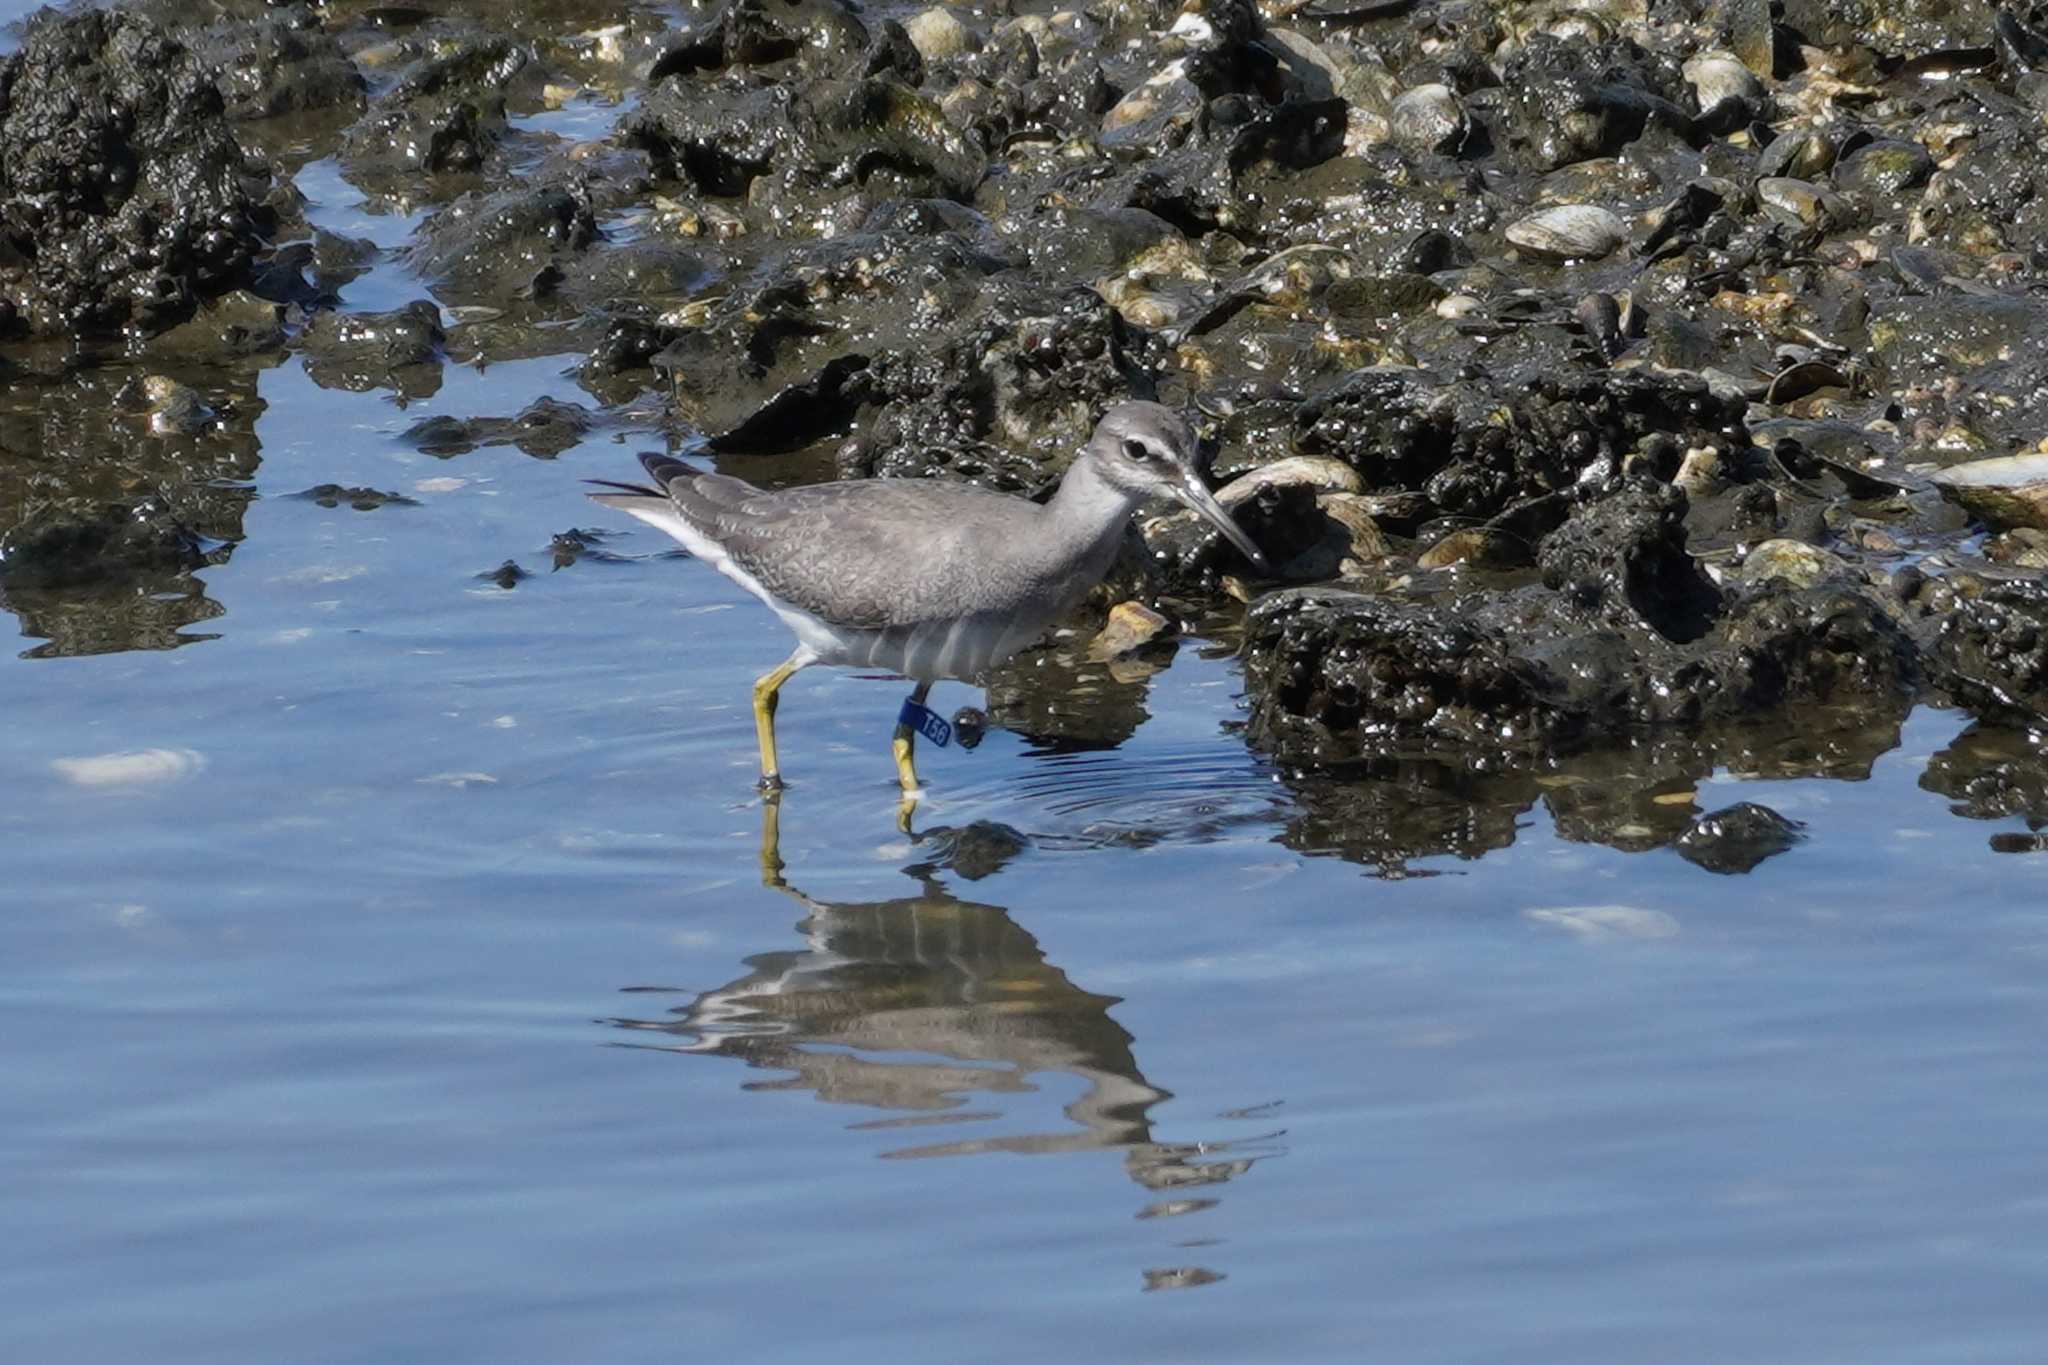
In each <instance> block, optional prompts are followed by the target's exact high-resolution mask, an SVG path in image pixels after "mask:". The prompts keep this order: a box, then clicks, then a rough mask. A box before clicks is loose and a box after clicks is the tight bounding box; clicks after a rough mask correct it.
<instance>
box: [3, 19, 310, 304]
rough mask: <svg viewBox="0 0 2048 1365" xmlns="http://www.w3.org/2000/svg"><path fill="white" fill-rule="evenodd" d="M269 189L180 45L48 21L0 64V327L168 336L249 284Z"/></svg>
mask: <svg viewBox="0 0 2048 1365" xmlns="http://www.w3.org/2000/svg"><path fill="white" fill-rule="evenodd" d="M270 189H271V175H270V170H269V168H268V166H267V165H266V164H265V163H264V162H263V161H262V160H261V159H259V158H256V157H253V156H251V155H250V154H249V153H248V152H246V151H245V150H244V149H243V148H242V146H241V145H240V144H239V143H238V142H237V141H236V140H235V135H234V132H233V131H232V128H231V126H230V124H229V122H228V119H227V112H226V108H225V104H224V102H223V100H222V97H221V92H220V89H219V87H218V86H217V85H216V84H215V83H214V70H213V68H212V67H210V66H208V65H207V64H206V63H204V62H202V61H201V60H200V59H198V58H197V57H196V56H194V55H193V53H192V52H191V51H190V49H188V48H187V47H186V46H185V44H184V43H183V42H182V41H180V40H179V39H178V38H177V37H175V36H173V35H172V34H170V33H168V32H166V31H165V30H164V29H162V28H160V27H158V26H157V25H156V24H154V23H152V22H150V21H149V20H147V19H143V18H141V17H139V16H135V15H129V14H121V13H102V12H98V11H87V12H84V13H80V14H76V15H71V16H59V15H58V14H57V12H56V11H55V10H45V11H43V12H42V15H41V16H40V17H39V18H38V19H37V20H35V21H33V22H32V23H31V24H30V25H29V27H28V35H27V39H26V41H25V42H24V43H23V45H22V47H21V50H20V51H18V52H16V53H14V54H12V55H11V56H8V57H6V58H4V59H0V222H4V223H5V224H6V227H7V235H8V237H9V238H11V239H13V241H12V242H10V243H9V244H8V245H7V246H6V247H5V248H4V249H0V323H5V322H7V321H9V320H10V319H11V320H12V322H13V323H14V324H15V325H16V326H20V327H23V328H25V329H26V330H27V331H29V332H30V333H33V334H38V335H70V334H73V333H78V332H86V333H93V332H100V333H105V332H113V331H120V330H124V329H132V330H133V331H135V332H138V333H140V334H144V335H147V334H150V333H154V332H158V331H162V330H163V329H164V328H166V327H169V326H171V325H173V324H175V323H177V322H180V321H182V320H184V319H185V318H187V317H189V316H191V315H192V313H193V312H194V311H195V310H196V309H197V308H198V307H199V305H200V304H201V303H203V302H204V301H205V300H207V299H209V298H212V297H214V296H216V295H219V294H222V293H225V292H227V291H229V290H231V289H235V288H238V287H241V286H243V285H244V284H246V283H247V281H248V280H249V278H250V275H251V272H252V270H253V269H254V267H255V264H256V262H257V259H258V258H259V256H260V255H261V253H262V252H263V251H264V249H265V246H266V241H267V239H268V237H269V236H270V234H271V232H272V231H273V230H274V228H275V226H276V214H275V212H274V210H273V209H272V207H271V205H270V203H269V194H270ZM17 244H18V245H17ZM24 248H25V251H24Z"/></svg>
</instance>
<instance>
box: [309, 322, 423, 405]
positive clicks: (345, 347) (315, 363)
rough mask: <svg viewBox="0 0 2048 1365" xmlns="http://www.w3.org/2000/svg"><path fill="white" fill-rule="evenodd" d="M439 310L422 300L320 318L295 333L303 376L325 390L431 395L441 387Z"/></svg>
mask: <svg viewBox="0 0 2048 1365" xmlns="http://www.w3.org/2000/svg"><path fill="white" fill-rule="evenodd" d="M446 339H447V338H446V336H445V335H444V334H443V332H442V331H441V310H440V309H438V308H436V307H435V306H434V305H433V304H431V303H428V302H426V301H424V300H420V301H416V302H413V303H409V304H407V305H406V306H405V307H403V308H399V309H395V310H393V311H392V312H389V313H332V312H328V313H319V314H316V315H315V316H314V318H313V321H312V322H311V323H310V324H309V325H308V326H307V328H306V330H305V331H303V332H301V333H300V334H299V337H298V340H297V342H296V346H297V349H298V350H299V351H300V352H301V353H302V354H304V356H305V357H306V373H307V374H308V375H309V376H311V377H312V379H313V382H314V383H316V384H319V385H321V386H322V387H324V388H334V389H347V390H350V391H352V392H357V393H361V392H366V391H368V390H370V389H376V388H395V389H397V390H398V391H399V392H401V393H405V394H407V395H425V394H431V393H433V392H435V391H436V390H438V389H439V388H440V386H441V377H440V366H441V346H442V343H443V342H444V341H446Z"/></svg>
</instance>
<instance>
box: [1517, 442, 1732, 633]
mask: <svg viewBox="0 0 2048 1365" xmlns="http://www.w3.org/2000/svg"><path fill="white" fill-rule="evenodd" d="M1685 513H1686V498H1685V494H1684V493H1682V492H1680V491H1679V490H1678V489H1677V488H1674V487H1673V486H1672V485H1670V484H1668V483H1659V482H1657V481H1655V480H1653V479H1648V478H1643V477H1640V476H1638V477H1636V478H1631V479H1625V480H1622V481H1620V482H1619V484H1618V486H1617V487H1615V488H1614V489H1613V490H1612V491H1609V492H1607V493H1606V494H1605V496H1596V497H1594V498H1592V500H1591V501H1588V502H1586V503H1585V504H1584V505H1582V506H1581V507H1580V508H1579V510H1578V511H1576V512H1574V513H1573V514H1572V516H1571V518H1570V519H1569V520H1568V521H1566V522H1565V524H1564V525H1563V526H1561V527H1559V528H1558V529H1557V530H1555V531H1553V532H1551V533H1550V535H1548V536H1546V537H1545V538H1544V540H1543V543H1542V544H1541V545H1540V546H1539V547H1538V548H1537V552H1536V562H1537V565H1538V566H1539V567H1540V568H1541V569H1542V570H1543V582H1544V586H1546V587H1548V588H1550V589H1552V590H1553V591H1555V592H1559V593H1562V594H1563V595H1564V596H1565V598H1566V599H1567V600H1568V601H1570V602H1571V604H1572V605H1573V606H1574V607H1575V608H1577V609H1578V610H1579V611H1581V612H1583V613H1585V614H1586V615H1587V616H1588V617H1589V618H1591V619H1594V620H1608V621H1617V620H1618V621H1619V622H1621V623H1622V624H1625V625H1627V624H1638V623H1639V624H1641V625H1646V626H1648V627H1649V628H1650V629H1651V630H1654V631H1656V632H1657V633H1658V634H1659V635H1661V636H1663V637H1664V638H1665V639H1667V640H1674V641H1678V642H1681V643H1683V642H1685V641H1688V640H1697V639H1699V638H1700V636H1702V635H1704V634H1706V633H1707V630H1708V628H1709V627H1710V626H1712V624H1713V622H1714V620H1715V618H1716V617H1717V616H1719V615H1720V611H1721V590H1720V589H1719V588H1717V587H1715V586H1714V582H1713V580H1712V579H1710V578H1708V577H1707V575H1706V573H1705V572H1704V571H1703V570H1702V569H1701V568H1700V566H1699V562H1698V561H1697V560H1695V559H1694V558H1693V557H1692V556H1691V555H1690V554H1688V553H1686V548H1685Z"/></svg>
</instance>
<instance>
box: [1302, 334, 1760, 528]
mask: <svg viewBox="0 0 2048 1365" xmlns="http://www.w3.org/2000/svg"><path fill="white" fill-rule="evenodd" d="M1742 408H1743V405H1742V403H1741V402H1740V400H1723V399H1719V398H1716V397H1714V396H1713V395H1712V394H1711V393H1710V392H1709V391H1708V390H1707V387H1706V385H1705V384H1704V383H1703V382H1700V381H1697V380H1692V379H1689V378H1687V377H1684V376H1651V375H1645V374H1634V373H1612V372H1590V371H1589V372H1581V373H1574V372H1571V371H1563V372H1559V373H1556V374H1554V375H1552V376H1545V377H1542V378H1538V379H1536V380H1534V381H1533V382H1531V383H1527V384H1512V383H1507V382H1503V381H1502V380H1501V379H1500V378H1498V377H1497V376H1495V375H1492V374H1486V373H1479V374H1465V375H1460V376H1459V377H1457V378H1456V379H1448V378H1440V377H1438V376H1436V375H1434V374H1432V373H1430V372H1428V371H1424V370H1416V369H1413V368H1406V367H1402V368H1391V367H1390V368H1386V369H1366V370H1360V371H1358V372H1356V373H1354V374H1352V375H1351V376H1350V377H1348V378H1346V379H1344V380H1342V381H1340V382H1339V383H1337V384H1336V385H1334V386H1332V387H1331V388H1329V389H1326V390H1325V391H1324V392H1322V393H1320V394H1318V395H1316V396H1315V397H1314V398H1311V399H1310V400H1309V401H1307V402H1305V403H1303V404H1302V405H1301V408H1300V410H1299V411H1298V413H1297V414H1296V416H1295V419H1294V440H1295V444H1296V446H1297V447H1298V448H1299V449H1300V450H1302V451H1304V452H1306V453H1309V454H1319V455H1330V456H1334V457H1335V458H1337V459H1340V460H1343V461H1344V462H1345V463H1347V464H1350V465H1351V466H1352V467H1353V468H1355V469H1357V470H1358V472H1359V473H1360V474H1361V475H1362V476H1363V477H1364V479H1365V483H1366V487H1367V488H1369V489H1371V490H1373V491H1374V492H1375V493H1383V492H1386V491H1389V490H1392V489H1412V490H1415V491H1419V492H1423V493H1426V494H1427V495H1428V497H1429V500H1430V502H1431V504H1432V505H1433V507H1434V508H1435V511H1436V513H1437V514H1439V515H1452V516H1459V517H1468V518H1482V519H1483V518H1486V517H1490V516H1492V515H1494V514H1496V513H1498V512H1501V511H1503V510H1505V509H1506V508H1508V507H1510V506H1513V505H1515V504H1517V503H1521V502H1526V501H1528V500H1529V499H1532V498H1537V497H1541V496H1543V495H1546V494H1550V493H1557V492H1562V491H1564V490H1566V489H1570V488H1573V487H1576V486H1577V485H1578V484H1580V482H1581V481H1582V480H1584V479H1585V478H1587V477H1588V475H1589V474H1590V475H1593V476H1596V477H1597V476H1598V475H1599V474H1600V473H1601V472H1602V471H1618V470H1619V469H1620V466H1621V462H1622V459H1623V457H1624V456H1626V455H1628V454H1630V453H1631V452H1634V451H1635V450H1637V449H1638V448H1639V447H1641V446H1642V445H1644V444H1645V443H1646V442H1647V441H1648V440H1649V439H1650V438H1652V437H1655V436H1658V435H1664V436H1668V437H1669V438H1670V440H1671V443H1672V444H1674V445H1676V446H1677V447H1678V448H1680V449H1683V448H1684V447H1687V446H1693V445H1701V444H1708V443H1717V444H1720V445H1722V446H1724V447H1738V448H1739V447H1744V446H1747V445H1748V440H1747V436H1746V435H1743V434H1741V433H1742V431H1743V429H1742V426H1741V420H1742ZM1738 436H1739V437H1740V439H1737V438H1738Z"/></svg>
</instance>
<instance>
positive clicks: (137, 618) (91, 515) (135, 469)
mask: <svg viewBox="0 0 2048 1365" xmlns="http://www.w3.org/2000/svg"><path fill="white" fill-rule="evenodd" d="M210 377H211V378H212V379H213V380H214V381H215V382H212V383H209V384H208V385H206V386H205V387H204V389H203V391H202V390H194V389H187V388H185V387H184V386H182V385H177V384H173V383H170V382H169V381H167V380H165V379H163V378H161V377H157V376H151V377H149V378H148V379H147V380H146V381H145V380H144V379H143V378H142V377H141V376H138V375H136V374H135V373H134V372H133V371H124V370H116V369H93V370H83V371H80V372H78V373H75V374H69V375H64V376H62V377H58V378H48V377H42V376H34V375H30V376H21V377H17V378H16V380H15V381H14V382H12V383H10V384H9V385H7V386H6V388H5V390H4V391H0V605H4V606H5V607H6V608H7V609H8V610H10V611H12V612H14V613H15V614H16V615H17V616H19V617H20V618H21V623H22V633H23V634H24V635H27V636H30V637H32V638H35V637H40V638H43V639H46V640H48V641H49V643H48V644H46V645H43V646H40V647H38V648H36V649H34V650H32V651H30V657H49V656H55V655H74V654H101V653H110V652H113V651H117V650H125V649H169V648H172V647H174V646H176V645H180V644H185V643H189V642H191V641H193V640H199V639H208V638H211V637H210V636H205V635H191V634H184V633H182V632H183V630H184V628H186V627H189V626H191V625H194V624H196V623H198V622H201V621H208V620H212V619H213V618H214V617H217V616H219V615H220V614H221V613H222V610H223V609H222V607H221V606H220V605H219V604H218V603H216V602H213V601H211V600H210V599H208V598H207V597H206V595H205V590H204V585H203V584H202V583H201V582H200V581H199V579H198V578H196V577H194V571H195V570H198V569H202V568H204V567H205V566H206V565H209V564H218V563H220V562H222V561H223V560H225V559H226V558H227V556H228V554H229V553H230V552H231V550H232V549H233V546H234V544H235V543H236V542H238V541H239V540H240V539H241V538H242V517H243V513H244V511H245V510H246V508H247V506H248V503H249V500H250V498H251V496H252V492H251V490H250V489H249V488H248V487H247V486H246V485H247V483H248V481H249V480H250V479H251V478H253V477H254V475H255V472H256V466H257V463H258V453H257V444H256V435H255V420H256V415H257V413H258V411H260V409H261V407H262V403H261V401H260V400H259V399H258V398H257V397H256V390H255V374H254V372H253V371H252V370H245V371H237V372H234V373H232V374H229V375H227V376H226V377H225V378H226V381H227V382H226V383H225V385H224V384H223V382H221V381H222V378H223V377H222V375H221V373H220V372H219V371H212V372H210ZM165 394H170V395H173V396H175V397H176V398H177V399H178V400H179V408H180V410H181V411H184V412H187V413H194V414H203V415H204V420H180V421H166V420H163V416H164V405H163V403H162V402H161V401H159V400H160V399H161V398H162V397H163V395H165Z"/></svg>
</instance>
